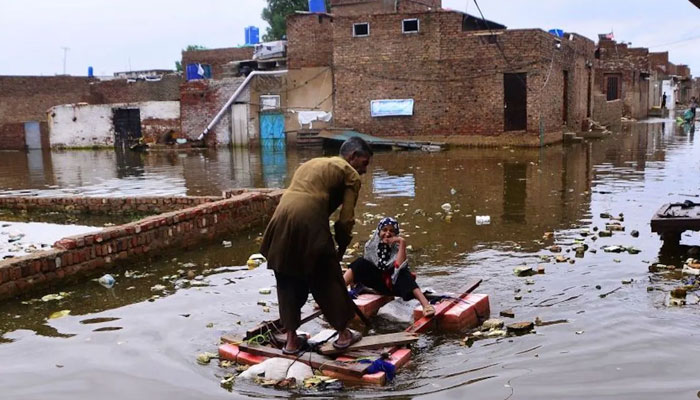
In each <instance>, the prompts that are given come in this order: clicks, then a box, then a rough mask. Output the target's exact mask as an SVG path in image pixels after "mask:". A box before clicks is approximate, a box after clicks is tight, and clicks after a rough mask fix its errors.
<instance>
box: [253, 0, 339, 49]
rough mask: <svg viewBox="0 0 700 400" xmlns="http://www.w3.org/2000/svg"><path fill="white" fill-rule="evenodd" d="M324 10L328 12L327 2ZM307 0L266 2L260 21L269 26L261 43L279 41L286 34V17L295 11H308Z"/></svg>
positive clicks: (327, 1)
mask: <svg viewBox="0 0 700 400" xmlns="http://www.w3.org/2000/svg"><path fill="white" fill-rule="evenodd" d="M325 2H326V10H330V2H329V0H325ZM308 10H309V0H267V7H265V8H263V11H262V19H263V20H265V22H267V23H268V24H269V25H270V26H269V27H268V28H267V31H266V32H265V34H264V35H263V41H266V42H269V41H272V40H280V39H282V37H284V36H285V35H286V34H287V21H286V19H287V16H288V15H290V14H294V12H295V11H308Z"/></svg>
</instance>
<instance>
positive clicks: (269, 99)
mask: <svg viewBox="0 0 700 400" xmlns="http://www.w3.org/2000/svg"><path fill="white" fill-rule="evenodd" d="M279 108H280V96H279V95H277V94H274V95H270V94H264V95H261V96H260V110H262V111H265V110H277V109H279Z"/></svg>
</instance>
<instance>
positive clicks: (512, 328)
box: [506, 321, 535, 334]
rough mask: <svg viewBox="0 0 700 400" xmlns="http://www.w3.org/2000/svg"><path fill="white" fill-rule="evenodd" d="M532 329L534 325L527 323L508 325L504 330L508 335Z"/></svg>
mask: <svg viewBox="0 0 700 400" xmlns="http://www.w3.org/2000/svg"><path fill="white" fill-rule="evenodd" d="M534 327H535V324H534V323H532V322H529V321H528V322H515V323H512V324H508V326H506V329H507V330H508V333H514V334H522V333H527V332H530V331H531V330H532V329H533V328H534Z"/></svg>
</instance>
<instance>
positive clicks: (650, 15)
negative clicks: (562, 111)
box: [0, 0, 700, 76]
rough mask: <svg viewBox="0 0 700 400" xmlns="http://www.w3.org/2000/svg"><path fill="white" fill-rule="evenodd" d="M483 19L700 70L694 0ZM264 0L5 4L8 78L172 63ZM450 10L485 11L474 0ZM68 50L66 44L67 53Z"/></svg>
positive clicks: (235, 34)
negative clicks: (612, 42)
mask: <svg viewBox="0 0 700 400" xmlns="http://www.w3.org/2000/svg"><path fill="white" fill-rule="evenodd" d="M477 1H478V3H479V6H480V7H481V11H482V12H483V13H484V17H486V18H487V19H489V20H492V21H495V22H498V23H501V24H504V25H506V26H507V27H508V28H542V29H545V30H548V29H551V28H560V29H563V30H565V31H567V32H576V33H580V34H582V35H584V36H587V37H588V38H590V39H593V40H597V34H598V33H608V32H611V31H612V32H613V33H614V35H615V39H616V40H617V41H618V42H620V41H624V42H631V43H632V46H640V47H649V48H650V50H651V51H669V57H670V60H671V62H673V63H676V64H688V65H690V67H691V70H692V72H693V75H694V76H700V9H698V8H696V7H695V6H693V5H692V4H691V3H690V2H689V1H688V0H665V1H661V0H635V1H632V0H586V1H580V0H577V1H570V0H565V1H562V0H480V1H479V0H477ZM265 4H266V1H265V0H197V1H192V0H189V1H183V0H138V1H137V0H119V1H114V0H89V1H88V0H0V39H2V40H1V41H0V43H2V45H1V46H2V51H0V75H55V74H62V73H64V62H65V73H67V74H70V75H75V76H80V75H87V70H88V66H92V67H93V68H94V71H95V74H96V75H112V74H113V73H114V72H119V71H129V70H145V69H173V68H174V66H175V61H176V60H179V59H180V51H181V50H182V49H183V48H185V47H187V45H190V44H197V45H202V46H205V47H207V48H220V47H233V46H237V45H241V44H243V43H244V28H245V27H246V26H249V25H254V26H258V27H259V28H260V35H261V36H262V34H263V32H264V31H265V28H266V26H267V25H266V23H265V22H264V21H263V20H262V18H260V13H261V11H262V9H263V7H265ZM443 7H445V8H452V9H455V10H460V11H466V12H468V13H470V14H472V15H477V16H478V15H479V12H478V10H477V9H476V6H475V3H474V1H473V0H443ZM64 48H67V50H64Z"/></svg>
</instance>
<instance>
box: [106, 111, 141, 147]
mask: <svg viewBox="0 0 700 400" xmlns="http://www.w3.org/2000/svg"><path fill="white" fill-rule="evenodd" d="M112 121H113V123H114V146H116V147H129V146H131V145H133V144H136V143H137V142H138V140H139V138H140V137H141V110H139V109H138V108H117V109H115V110H114V115H113V117H112Z"/></svg>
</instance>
